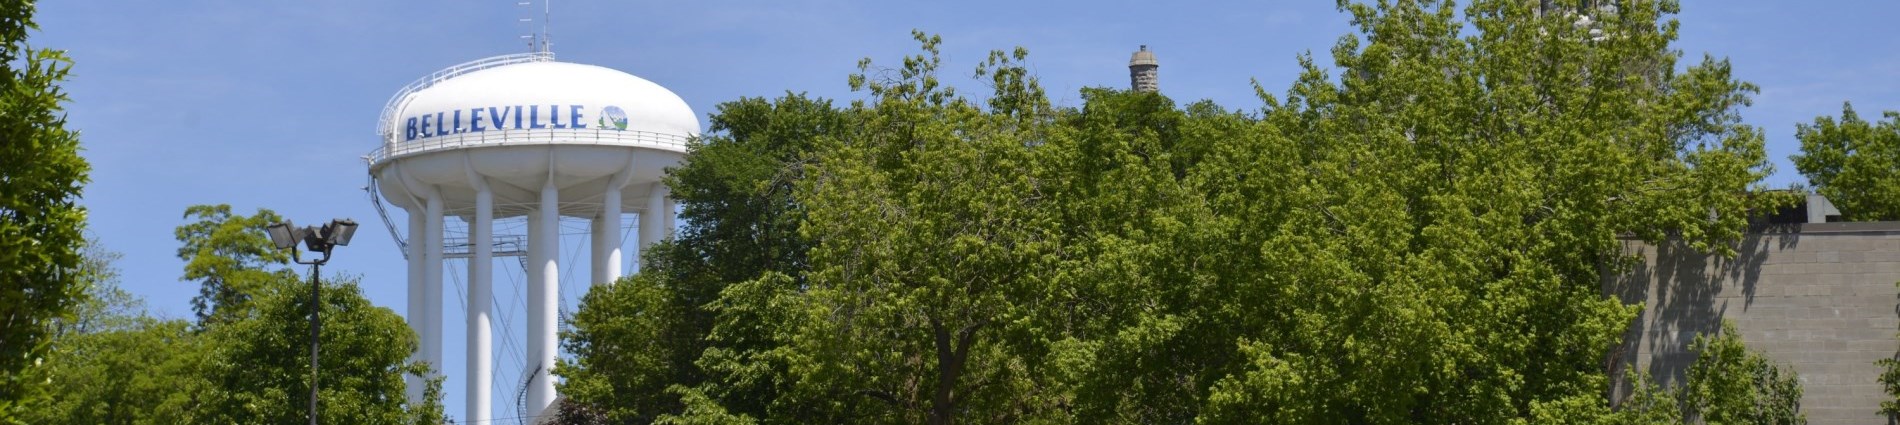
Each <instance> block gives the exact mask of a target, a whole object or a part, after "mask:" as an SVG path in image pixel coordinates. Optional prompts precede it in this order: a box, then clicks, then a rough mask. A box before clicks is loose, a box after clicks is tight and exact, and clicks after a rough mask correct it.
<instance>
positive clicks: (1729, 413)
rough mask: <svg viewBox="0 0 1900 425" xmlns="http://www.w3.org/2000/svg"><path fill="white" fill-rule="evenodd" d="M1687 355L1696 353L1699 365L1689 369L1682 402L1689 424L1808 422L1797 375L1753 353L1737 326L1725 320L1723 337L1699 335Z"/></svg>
mask: <svg viewBox="0 0 1900 425" xmlns="http://www.w3.org/2000/svg"><path fill="white" fill-rule="evenodd" d="M1689 350H1690V351H1694V352H1695V353H1696V361H1695V363H1693V364H1691V365H1690V366H1689V374H1688V381H1687V382H1686V383H1684V385H1683V388H1682V389H1681V391H1682V395H1681V398H1680V399H1681V401H1682V405H1683V411H1684V413H1685V416H1686V417H1687V418H1689V419H1690V420H1696V421H1699V422H1701V423H1705V424H1709V425H1725V424H1759V425H1767V424H1805V423H1808V420H1807V417H1806V415H1803V414H1802V413H1801V381H1800V380H1799V379H1798V378H1797V377H1796V376H1795V373H1794V371H1793V370H1791V369H1788V368H1784V367H1783V366H1781V365H1778V364H1775V363H1774V362H1773V361H1772V360H1770V359H1768V358H1767V357H1766V356H1763V355H1762V354H1761V353H1757V352H1754V351H1752V350H1749V349H1748V347H1747V346H1745V345H1744V344H1743V343H1742V336H1741V335H1739V334H1737V333H1736V332H1735V325H1734V324H1732V323H1728V322H1726V321H1724V322H1723V323H1722V332H1721V333H1719V334H1716V335H1698V336H1696V339H1695V343H1693V344H1691V345H1690V348H1689Z"/></svg>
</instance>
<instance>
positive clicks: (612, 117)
mask: <svg viewBox="0 0 1900 425" xmlns="http://www.w3.org/2000/svg"><path fill="white" fill-rule="evenodd" d="M600 128H613V129H615V130H626V129H627V111H622V110H620V107H619V106H609V107H605V108H601V109H600Z"/></svg>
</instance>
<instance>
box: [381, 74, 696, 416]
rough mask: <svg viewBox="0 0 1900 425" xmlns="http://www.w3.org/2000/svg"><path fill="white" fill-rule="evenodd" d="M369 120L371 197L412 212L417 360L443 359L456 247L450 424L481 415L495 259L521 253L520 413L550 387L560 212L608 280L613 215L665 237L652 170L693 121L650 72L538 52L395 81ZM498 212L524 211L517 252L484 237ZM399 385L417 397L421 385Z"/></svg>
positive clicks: (676, 154)
mask: <svg viewBox="0 0 1900 425" xmlns="http://www.w3.org/2000/svg"><path fill="white" fill-rule="evenodd" d="M378 133H379V134H380V135H381V138H382V147H380V148H378V149H376V150H375V151H373V152H371V153H370V154H369V156H368V157H367V159H368V162H369V173H370V176H371V179H372V183H373V186H375V187H376V189H375V190H373V191H372V194H376V195H380V197H381V198H382V199H386V200H387V201H388V202H389V203H390V204H393V205H396V206H398V207H401V208H402V209H404V210H406V211H408V213H409V214H408V215H409V222H408V226H407V227H408V237H407V238H404V239H406V240H407V241H408V242H407V243H406V247H405V255H406V256H407V257H408V260H409V306H408V308H409V311H408V314H407V315H408V319H409V323H410V326H412V327H414V328H415V329H416V333H417V334H418V335H419V336H420V337H421V341H422V342H421V346H420V347H419V348H418V349H417V352H416V354H415V358H416V359H418V360H423V361H427V362H429V363H430V364H433V365H437V367H440V365H442V364H443V363H442V340H443V338H442V337H443V335H442V317H443V303H444V302H445V301H448V300H445V299H444V298H443V296H442V271H443V258H444V257H445V256H446V257H453V258H467V259H468V266H469V270H468V276H467V279H468V289H469V299H468V303H467V307H468V313H469V314H468V322H469V323H468V336H467V341H468V347H467V349H468V353H469V354H468V355H469V357H468V376H467V383H468V414H467V416H465V417H463V421H464V422H465V423H486V421H488V420H490V419H491V418H490V417H489V416H490V415H491V413H490V410H489V407H490V405H491V403H492V399H493V397H492V394H491V390H490V385H491V381H492V380H493V375H492V369H493V359H492V358H491V352H492V351H491V349H492V344H493V342H492V341H493V339H492V338H493V336H492V331H491V329H492V321H493V317H492V314H491V313H492V312H491V311H490V306H491V305H493V301H492V299H491V298H490V297H492V291H493V276H494V273H493V263H494V257H495V256H498V255H500V256H509V255H523V254H525V255H526V256H527V261H525V262H523V264H524V266H523V267H524V268H525V269H526V274H527V278H528V290H527V300H526V301H527V313H528V318H527V330H526V334H527V338H526V339H527V341H526V342H527V343H526V344H525V345H526V346H525V347H523V348H524V350H525V351H526V353H525V355H526V356H527V359H525V362H527V363H528V365H527V367H526V368H525V369H527V370H524V371H523V372H524V379H526V380H527V390H526V396H525V403H524V404H525V405H526V408H527V411H526V412H523V413H525V414H526V415H527V416H529V417H534V416H538V415H540V414H541V413H542V410H543V409H545V408H547V406H548V405H549V404H550V403H552V402H553V400H554V398H555V395H554V384H553V381H552V376H551V375H549V371H550V370H551V369H552V368H553V367H554V358H555V355H556V349H557V345H556V344H557V339H556V333H555V329H556V327H557V325H558V320H559V319H558V317H557V312H556V311H557V303H559V297H560V293H561V292H560V289H559V288H560V285H561V282H560V281H559V280H560V272H559V271H560V265H559V264H558V263H559V261H560V258H562V256H561V253H560V252H559V250H560V245H561V242H560V218H561V217H578V218H585V219H589V220H591V222H592V226H591V227H592V231H591V239H592V241H593V247H592V253H591V255H592V257H591V259H592V262H591V263H590V264H591V265H592V266H593V267H592V268H593V270H592V282H590V283H591V284H601V283H608V282H612V281H613V280H614V279H617V278H619V277H620V269H621V267H620V265H621V259H622V257H623V256H624V254H623V253H622V250H621V247H622V245H623V242H622V241H621V240H620V239H621V234H622V232H621V223H622V221H621V216H622V214H624V213H638V214H639V215H640V216H639V223H640V225H639V230H638V231H639V236H638V239H639V241H640V244H641V246H642V247H645V246H646V245H647V244H651V243H653V242H655V241H658V240H661V239H664V238H666V237H667V236H668V233H669V232H671V231H672V229H673V214H672V211H673V208H674V207H673V204H672V202H671V201H670V200H669V197H668V194H667V190H666V187H665V185H664V184H662V183H661V182H660V179H661V177H662V176H663V175H664V174H665V168H666V167H669V166H674V165H676V164H678V163H679V162H680V160H681V158H682V157H684V155H685V152H686V141H687V139H689V138H691V137H693V136H695V135H697V134H698V133H699V120H698V119H697V117H696V116H695V115H694V114H693V111H692V109H691V108H690V107H688V106H687V105H686V102H685V101H683V100H681V99H680V97H679V96H678V95H675V94H673V92H671V91H668V90H667V89H666V88H664V87H660V86H659V85H658V84H654V83H653V82H650V81H647V80H645V79H641V78H640V77H636V76H633V75H631V74H627V73H624V72H620V71H616V70H613V69H608V68H603V67H599V66H593V65H582V64H576V63H567V62H556V61H555V60H554V56H553V54H552V53H548V52H537V53H527V54H519V55H508V56H498V57H493V58H488V59H482V60H478V61H474V62H469V63H465V64H461V65H456V66H453V67H449V68H447V69H444V70H442V71H438V72H436V73H434V74H431V75H429V76H427V77H424V78H422V79H421V80H418V81H416V82H415V83H413V84H410V85H409V86H407V87H404V88H403V89H402V90H400V91H398V92H397V93H396V95H395V96H393V97H392V98H391V99H390V101H389V103H388V105H387V106H385V107H384V110H383V114H382V122H381V125H380V126H379V128H378ZM377 192H380V193H377ZM378 202H381V200H378ZM445 216H456V217H458V218H460V219H461V221H462V222H464V223H467V227H466V228H467V232H466V235H467V237H466V238H447V237H445V234H444V231H443V222H444V217H445ZM510 217H525V218H526V221H527V226H526V227H527V230H526V235H525V239H526V242H527V243H526V245H527V247H526V249H525V250H522V249H519V247H518V244H511V243H510V242H511V241H514V240H518V239H522V237H521V236H519V235H515V236H513V239H509V238H508V237H505V236H507V235H503V236H501V237H498V236H497V235H496V234H495V231H494V228H495V227H494V222H495V220H496V219H501V218H510ZM394 227H396V226H394V225H393V224H392V225H391V228H392V229H393V228H394ZM411 384H412V385H411V386H410V388H411V391H410V397H411V399H412V400H415V399H417V398H419V397H420V395H421V393H420V390H419V388H420V385H419V383H418V382H413V381H412V382H411Z"/></svg>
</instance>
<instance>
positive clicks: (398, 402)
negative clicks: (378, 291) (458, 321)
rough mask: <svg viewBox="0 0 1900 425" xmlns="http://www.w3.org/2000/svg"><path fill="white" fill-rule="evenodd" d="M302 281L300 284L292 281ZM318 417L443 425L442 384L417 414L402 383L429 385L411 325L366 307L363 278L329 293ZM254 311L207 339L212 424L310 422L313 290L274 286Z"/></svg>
mask: <svg viewBox="0 0 1900 425" xmlns="http://www.w3.org/2000/svg"><path fill="white" fill-rule="evenodd" d="M293 277H294V276H293ZM322 286H323V287H322V291H321V292H322V301H321V307H322V310H323V311H322V314H323V319H324V320H323V329H322V333H321V335H320V336H319V338H320V339H321V340H322V343H323V344H322V350H323V353H322V356H321V357H319V358H318V362H319V369H321V373H320V374H319V382H320V384H321V385H320V386H319V388H318V398H319V399H320V402H319V407H320V411H321V413H322V417H323V419H324V420H325V421H329V422H335V423H361V424H398V423H412V424H432V423H440V422H441V420H442V406H441V405H440V404H439V397H440V386H441V383H440V381H439V380H436V381H433V382H430V383H428V384H427V385H429V388H428V391H427V397H426V399H427V400H426V401H425V404H424V405H422V406H410V405H408V403H407V400H406V397H405V396H404V394H405V393H404V382H403V375H405V374H415V375H422V376H427V375H428V370H429V366H428V365H425V364H421V363H416V362H411V361H409V353H410V352H411V351H414V350H415V347H416V344H417V340H416V336H415V333H414V332H413V331H411V330H410V329H409V326H408V325H406V324H405V323H404V322H403V320H402V317H401V316H400V315H397V314H396V313H395V312H394V311H390V310H389V309H388V308H384V307H378V306H375V305H373V304H370V302H369V300H368V299H366V298H363V295H362V293H361V291H360V290H359V289H358V287H357V284H356V279H355V278H347V277H341V278H340V277H336V276H333V277H332V278H330V279H326V280H325V282H323V285H322ZM258 289H259V291H258V292H255V293H253V294H252V296H253V298H252V299H251V301H250V303H249V304H250V305H249V306H248V307H247V308H245V309H244V310H243V311H242V312H237V313H234V314H231V315H230V316H228V317H227V319H226V321H225V322H221V323H218V324H215V325H212V326H210V327H208V328H207V329H206V331H205V332H204V333H203V335H202V338H203V344H204V346H205V347H207V350H209V353H208V354H207V355H208V356H209V357H210V360H209V361H207V362H206V364H205V367H204V369H202V370H200V371H198V373H199V374H200V375H201V376H203V378H204V379H206V380H208V381H210V382H211V385H212V388H211V391H209V393H208V394H206V395H205V396H204V397H203V406H204V412H203V413H201V415H203V419H204V422H206V423H297V422H303V421H305V420H306V418H308V408H309V406H308V404H307V403H308V398H307V397H308V396H307V394H309V391H310V359H309V358H308V357H309V356H310V351H309V344H310V316H309V311H310V303H311V302H312V300H311V297H310V287H309V286H308V284H307V283H305V282H302V281H300V280H298V279H294V278H293V279H281V280H269V281H266V282H264V284H263V285H262V286H261V287H260V288H258Z"/></svg>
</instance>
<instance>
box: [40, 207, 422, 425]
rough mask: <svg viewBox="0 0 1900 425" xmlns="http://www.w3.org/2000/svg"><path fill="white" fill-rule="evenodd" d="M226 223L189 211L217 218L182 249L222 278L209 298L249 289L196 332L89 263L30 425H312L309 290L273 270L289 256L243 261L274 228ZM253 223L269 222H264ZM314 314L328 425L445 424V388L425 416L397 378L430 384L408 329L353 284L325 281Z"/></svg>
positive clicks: (105, 260) (101, 257) (98, 258)
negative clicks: (222, 290)
mask: <svg viewBox="0 0 1900 425" xmlns="http://www.w3.org/2000/svg"><path fill="white" fill-rule="evenodd" d="M228 210H229V207H225V206H216V207H213V206H194V207H192V208H191V209H190V211H194V212H212V213H213V215H214V216H216V217H218V218H216V219H215V220H201V221H198V222H194V223H189V224H186V225H184V226H181V227H180V231H179V234H180V236H181V239H182V240H181V242H182V243H183V244H184V245H185V246H188V247H193V248H192V249H189V250H188V251H189V252H192V253H195V254H196V255H197V257H195V258H188V259H190V260H192V261H193V263H194V264H219V265H223V266H221V267H218V268H212V269H210V270H215V271H216V273H215V274H201V275H200V276H202V277H204V278H206V279H207V283H206V285H210V284H212V283H210V282H221V283H226V284H228V283H230V282H238V281H242V282H244V284H245V285H244V286H243V288H245V289H243V290H242V295H243V297H242V298H225V299H226V300H237V301H230V302H213V303H210V306H211V307H213V308H214V309H215V311H216V314H213V315H208V316H207V317H205V318H204V320H201V321H199V322H196V323H188V322H186V321H182V320H167V319H160V318H154V317H150V316H148V315H147V314H146V312H145V311H143V309H142V308H140V307H139V302H138V300H137V299H135V298H132V297H131V296H129V295H128V294H125V293H123V292H122V291H119V290H118V289H117V288H118V286H117V283H116V280H117V273H116V271H114V270H113V269H112V268H111V267H110V263H111V261H112V260H113V259H115V258H117V256H116V254H113V253H109V252H105V251H103V250H99V249H93V250H91V251H89V252H88V254H87V258H86V260H85V261H84V262H83V263H82V264H85V265H86V268H85V270H86V272H87V273H86V274H85V276H89V277H90V279H91V281H90V282H89V283H90V284H89V285H88V287H89V288H90V293H89V296H88V297H87V298H86V299H85V301H84V302H82V303H81V304H80V306H79V308H78V309H76V310H77V314H75V315H73V316H72V317H70V318H69V319H65V320H63V321H62V322H60V324H59V326H57V327H55V329H57V333H56V339H55V342H54V344H53V347H54V349H53V351H52V352H51V353H50V354H49V355H48V356H47V360H46V362H45V367H42V368H40V369H39V370H37V371H35V372H34V374H33V375H31V378H32V379H33V380H35V381H37V382H39V384H37V385H33V386H32V387H31V388H30V389H31V390H32V391H33V392H32V394H35V395H37V397H35V398H34V402H33V403H30V404H28V405H27V406H26V407H27V409H26V412H25V414H24V415H23V416H22V419H23V420H24V421H25V422H27V423H50V424H60V423H72V424H173V423H298V422H303V421H305V420H306V418H307V417H308V416H307V414H308V412H307V408H308V406H307V405H306V402H307V398H305V397H306V394H308V391H309V388H310V387H309V385H310V370H309V364H310V363H309V362H310V359H309V358H308V356H309V349H308V347H309V343H310V334H309V325H310V321H309V316H308V312H309V310H310V306H311V303H312V302H313V300H312V298H311V294H310V287H309V286H308V281H307V280H304V279H303V278H300V277H299V276H298V275H297V274H296V273H295V272H293V271H290V270H288V269H287V268H282V267H281V266H277V265H276V264H280V263H282V261H270V260H268V259H270V258H280V257H282V255H283V254H281V253H276V252H266V251H258V250H248V251H247V250H245V249H243V248H242V246H246V245H247V244H250V243H251V242H249V241H256V240H259V239H258V238H262V237H264V236H263V225H262V223H266V222H268V221H267V220H255V217H254V220H252V221H256V222H255V223H250V224H234V223H240V221H242V220H243V219H242V218H235V217H230V216H229V215H228ZM217 211H225V212H224V213H217ZM256 217H274V215H273V214H271V213H270V212H269V211H268V210H265V211H260V212H259V213H258V215H257V216H256ZM194 229H197V230H209V229H215V231H196V230H194ZM233 245H238V246H233ZM208 257H220V258H208ZM191 267H192V266H190V265H188V266H187V268H188V270H190V269H191ZM265 267H271V268H274V269H265ZM187 273H188V274H190V273H192V272H190V271H188V272H187ZM230 276H243V277H244V278H243V279H241V280H240V279H230V278H229V277H230ZM226 287H227V288H232V287H235V286H229V285H227V286H226ZM234 292H235V291H234ZM207 293H211V291H207ZM320 305H321V308H322V309H323V310H322V311H323V313H322V314H323V318H324V324H323V330H322V334H321V335H320V336H319V338H320V339H321V341H322V346H323V354H322V357H321V358H320V359H319V361H320V362H321V365H320V367H321V368H322V374H321V375H320V376H321V377H320V379H321V387H320V388H319V395H320V398H321V403H320V406H321V408H322V410H323V411H322V415H323V418H324V420H325V421H334V422H337V423H376V424H396V423H412V424H425V423H430V424H432V423H441V421H442V419H443V416H442V406H441V404H440V397H441V388H440V386H441V382H440V380H432V381H431V382H429V383H428V384H427V385H429V387H428V388H427V389H426V391H425V393H426V396H425V402H424V404H423V405H420V406H412V405H408V404H407V400H406V398H405V397H404V382H403V379H402V378H403V375H404V374H424V372H426V368H427V367H428V366H427V365H423V364H419V363H412V362H410V361H408V357H409V353H410V352H411V351H413V350H414V348H415V346H416V337H415V334H414V333H413V332H411V331H410V329H409V327H408V326H407V325H406V324H404V322H403V320H402V318H401V317H399V316H398V315H396V314H395V312H392V311H390V310H389V309H387V308H382V307H376V306H374V305H371V304H370V303H369V300H368V299H365V298H363V295H362V293H361V292H360V291H359V290H358V286H357V279H356V278H353V277H333V278H331V279H328V281H327V282H324V283H323V287H322V299H321V304H320Z"/></svg>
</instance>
